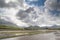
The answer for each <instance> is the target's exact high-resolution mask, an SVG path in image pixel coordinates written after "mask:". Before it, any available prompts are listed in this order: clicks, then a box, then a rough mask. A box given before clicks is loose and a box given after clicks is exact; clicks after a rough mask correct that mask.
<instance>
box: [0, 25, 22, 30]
mask: <svg viewBox="0 0 60 40" xmlns="http://www.w3.org/2000/svg"><path fill="white" fill-rule="evenodd" d="M1 29H4V30H5V29H6V30H22V29H23V28H19V27H14V26H6V25H0V30H1Z"/></svg>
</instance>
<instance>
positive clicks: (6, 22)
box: [0, 19, 17, 26]
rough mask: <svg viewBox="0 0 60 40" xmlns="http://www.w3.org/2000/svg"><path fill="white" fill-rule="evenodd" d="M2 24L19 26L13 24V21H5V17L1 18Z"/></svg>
mask: <svg viewBox="0 0 60 40" xmlns="http://www.w3.org/2000/svg"><path fill="white" fill-rule="evenodd" d="M0 25H7V26H17V25H16V24H13V23H11V22H8V21H5V20H3V19H0Z"/></svg>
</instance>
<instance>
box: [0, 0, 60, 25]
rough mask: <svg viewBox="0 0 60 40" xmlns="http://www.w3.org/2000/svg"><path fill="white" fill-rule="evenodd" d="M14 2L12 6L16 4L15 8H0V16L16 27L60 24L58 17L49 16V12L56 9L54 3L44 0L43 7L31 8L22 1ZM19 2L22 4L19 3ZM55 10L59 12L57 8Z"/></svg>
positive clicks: (50, 0)
mask: <svg viewBox="0 0 60 40" xmlns="http://www.w3.org/2000/svg"><path fill="white" fill-rule="evenodd" d="M16 1H17V0H16ZM16 1H13V3H14V4H17V5H16V6H17V7H16V8H15V7H14V8H13V7H10V8H8V7H7V8H0V16H1V18H2V19H4V20H6V21H9V22H12V23H14V24H16V25H18V26H28V25H33V26H34V25H39V26H48V25H54V24H60V19H59V18H60V17H58V18H57V17H56V16H52V15H51V14H50V13H51V12H50V11H49V10H54V9H55V8H56V7H55V6H56V5H55V4H54V3H56V1H53V0H46V2H45V5H44V6H40V7H37V6H35V7H32V6H30V5H28V4H26V2H23V1H22V0H19V2H18V1H17V2H16ZM20 1H21V2H23V3H21V2H20ZM8 2H9V1H8ZM52 3H53V5H54V6H53V5H52ZM14 4H13V5H14ZM57 9H58V10H59V8H57ZM18 11H19V12H18Z"/></svg>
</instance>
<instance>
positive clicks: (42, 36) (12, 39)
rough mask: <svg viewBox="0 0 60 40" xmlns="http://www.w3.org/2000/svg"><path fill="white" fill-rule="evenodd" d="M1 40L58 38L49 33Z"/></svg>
mask: <svg viewBox="0 0 60 40" xmlns="http://www.w3.org/2000/svg"><path fill="white" fill-rule="evenodd" d="M1 40H56V37H55V34H54V33H47V34H38V35H32V36H22V37H15V38H8V39H1Z"/></svg>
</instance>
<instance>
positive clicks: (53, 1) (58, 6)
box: [45, 0, 60, 11]
mask: <svg viewBox="0 0 60 40" xmlns="http://www.w3.org/2000/svg"><path fill="white" fill-rule="evenodd" d="M45 6H46V8H48V9H50V10H58V11H60V1H59V0H46V2H45Z"/></svg>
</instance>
